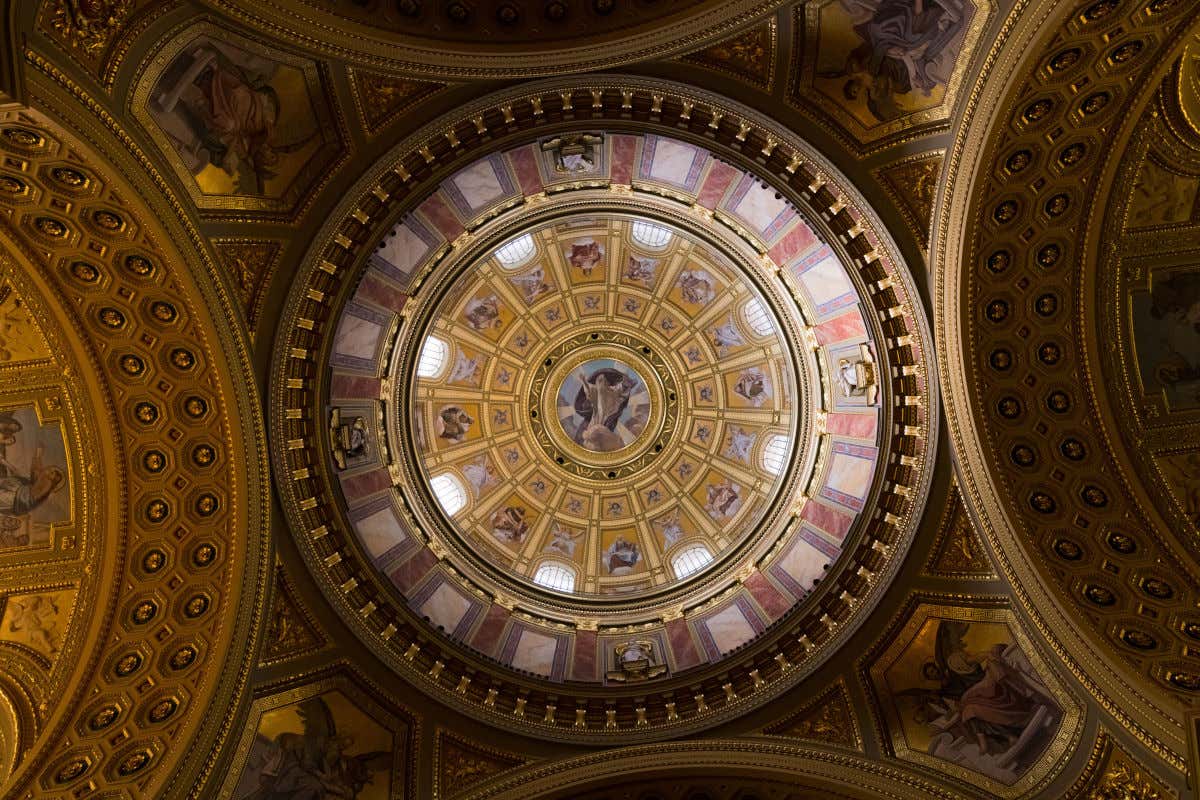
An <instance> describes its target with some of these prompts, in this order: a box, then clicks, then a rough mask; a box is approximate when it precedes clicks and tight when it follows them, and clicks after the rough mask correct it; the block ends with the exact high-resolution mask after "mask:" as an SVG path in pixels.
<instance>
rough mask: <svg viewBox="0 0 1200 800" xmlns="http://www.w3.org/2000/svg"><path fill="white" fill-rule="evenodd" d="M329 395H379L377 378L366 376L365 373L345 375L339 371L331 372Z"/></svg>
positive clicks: (357, 397) (342, 396)
mask: <svg viewBox="0 0 1200 800" xmlns="http://www.w3.org/2000/svg"><path fill="white" fill-rule="evenodd" d="M329 396H330V397H331V398H333V399H335V400H336V399H351V398H352V399H356V400H357V399H359V398H363V397H369V398H372V399H374V398H376V397H379V378H368V377H367V376H366V375H347V374H345V373H341V372H335V373H334V374H333V380H331V381H330V387H329Z"/></svg>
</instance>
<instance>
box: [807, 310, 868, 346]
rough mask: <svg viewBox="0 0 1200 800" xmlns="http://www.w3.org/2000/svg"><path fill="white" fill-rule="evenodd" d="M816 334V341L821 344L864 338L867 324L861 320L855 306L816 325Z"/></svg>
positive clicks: (860, 315)
mask: <svg viewBox="0 0 1200 800" xmlns="http://www.w3.org/2000/svg"><path fill="white" fill-rule="evenodd" d="M816 335H817V341H818V342H819V343H821V344H832V343H834V342H842V341H846V340H847V339H864V338H866V336H867V325H866V323H865V322H863V318H862V314H860V313H859V312H858V309H857V308H855V309H852V310H850V311H847V312H846V313H845V314H842V315H841V316H839V317H834V318H833V319H831V320H826V321H825V322H822V323H821V324H820V325H817V327H816Z"/></svg>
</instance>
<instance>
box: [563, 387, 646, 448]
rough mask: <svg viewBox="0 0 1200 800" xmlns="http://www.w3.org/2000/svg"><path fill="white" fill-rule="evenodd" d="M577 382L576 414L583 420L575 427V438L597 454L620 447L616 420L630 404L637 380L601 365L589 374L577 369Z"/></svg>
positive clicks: (618, 419)
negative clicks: (630, 397) (578, 371)
mask: <svg viewBox="0 0 1200 800" xmlns="http://www.w3.org/2000/svg"><path fill="white" fill-rule="evenodd" d="M579 384H580V385H579V392H578V393H577V394H576V395H575V413H576V414H577V415H578V416H579V417H580V419H581V420H582V422H581V423H580V424H579V427H578V428H577V429H576V432H575V441H576V442H577V443H579V444H581V445H583V446H584V447H586V448H587V449H588V450H591V451H593V452H597V453H608V452H612V451H613V450H620V449H621V448H622V447H624V446H625V441H624V440H623V439H622V437H621V435H620V434H618V433H617V423H618V422H620V421H621V415H622V414H623V413H624V412H625V409H626V407H627V406H628V405H629V396H630V394H631V393H632V392H633V389H634V387H636V386H637V380H636V379H634V378H631V377H630V376H629V375H627V374H625V373H624V372H621V371H620V370H618V369H613V368H610V367H604V368H601V369H598V370H595V371H594V372H592V374H591V375H588V374H586V373H583V372H580V373H579ZM642 424H643V425H644V424H645V422H644V421H643V423H642ZM631 432H632V433H635V435H636V432H633V431H631ZM638 432H640V431H638Z"/></svg>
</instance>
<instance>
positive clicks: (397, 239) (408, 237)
mask: <svg viewBox="0 0 1200 800" xmlns="http://www.w3.org/2000/svg"><path fill="white" fill-rule="evenodd" d="M392 234H393V235H389V236H386V237H384V239H383V245H384V246H383V247H382V248H380V250H379V256H380V257H381V258H383V260H385V261H387V262H389V263H390V264H392V265H393V266H394V267H396V269H398V270H400V271H401V272H403V273H405V274H409V273H411V272H412V271H413V270H414V269H415V268H416V267H417V266H418V265H419V264H420V263H421V262H422V261H424V260H425V257H426V256H428V255H429V251H430V250H431V249H432V248H431V247H430V246H429V244H428V243H427V242H426V241H425V240H424V239H422V238H421V237H420V236H418V235H417V234H416V233H415V232H414V231H413V229H412V228H410V227H408V225H397V226H396V227H395V228H394V229H393V230H392Z"/></svg>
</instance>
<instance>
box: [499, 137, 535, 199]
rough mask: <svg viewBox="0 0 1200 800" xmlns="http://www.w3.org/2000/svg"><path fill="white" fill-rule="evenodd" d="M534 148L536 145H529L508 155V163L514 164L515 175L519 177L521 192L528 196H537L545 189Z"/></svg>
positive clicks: (511, 151)
mask: <svg viewBox="0 0 1200 800" xmlns="http://www.w3.org/2000/svg"><path fill="white" fill-rule="evenodd" d="M534 147H535V145H528V146H526V147H519V148H517V149H516V150H510V151H508V153H507V156H508V163H510V164H512V169H513V173H514V174H515V175H516V176H517V183H519V184H520V185H521V192H522V194H526V195H530V194H537V193H538V192H540V191H541V190H542V189H543V188H544V187H543V185H542V175H541V173H540V172H538V165H537V155H536V154H535V153H534Z"/></svg>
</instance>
